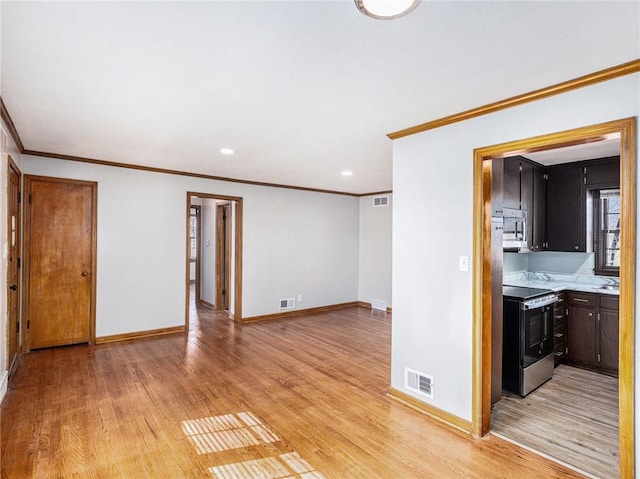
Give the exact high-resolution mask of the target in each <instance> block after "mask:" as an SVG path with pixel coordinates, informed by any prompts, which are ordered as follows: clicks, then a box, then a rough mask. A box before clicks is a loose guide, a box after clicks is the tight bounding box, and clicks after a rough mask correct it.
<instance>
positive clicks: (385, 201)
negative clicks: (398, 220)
mask: <svg viewBox="0 0 640 479" xmlns="http://www.w3.org/2000/svg"><path fill="white" fill-rule="evenodd" d="M373 206H376V207H379V206H389V197H388V196H374V197H373Z"/></svg>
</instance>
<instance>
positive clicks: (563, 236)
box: [547, 164, 586, 252]
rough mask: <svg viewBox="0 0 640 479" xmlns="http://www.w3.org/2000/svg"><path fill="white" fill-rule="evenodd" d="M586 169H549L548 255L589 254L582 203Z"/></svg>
mask: <svg viewBox="0 0 640 479" xmlns="http://www.w3.org/2000/svg"><path fill="white" fill-rule="evenodd" d="M583 182H584V167H583V166H582V165H579V166H576V165H571V164H569V165H560V166H554V167H549V168H547V243H548V249H549V251H573V252H585V251H586V227H585V222H586V215H585V202H584V201H583V196H584V195H583V188H582V186H583Z"/></svg>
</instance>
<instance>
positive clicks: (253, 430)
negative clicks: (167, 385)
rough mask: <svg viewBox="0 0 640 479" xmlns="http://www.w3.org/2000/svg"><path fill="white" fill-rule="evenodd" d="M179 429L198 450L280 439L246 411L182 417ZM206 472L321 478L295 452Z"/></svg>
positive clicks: (242, 477) (264, 478)
mask: <svg viewBox="0 0 640 479" xmlns="http://www.w3.org/2000/svg"><path fill="white" fill-rule="evenodd" d="M182 432H184V434H185V435H186V436H187V438H188V439H189V441H190V442H191V444H192V445H193V446H194V447H195V449H196V451H197V452H198V454H214V453H219V452H223V451H229V450H231V449H239V448H244V447H251V446H254V447H255V446H258V447H259V446H265V445H267V444H270V443H275V442H279V441H280V440H281V439H280V438H279V437H278V436H277V435H276V434H274V433H273V431H271V429H269V427H268V426H267V425H266V424H264V423H263V422H262V421H260V420H259V419H258V418H257V417H256V416H254V415H253V414H251V413H250V412H239V413H236V414H224V415H220V416H210V417H204V418H200V419H191V420H188V421H182ZM271 454H272V453H271ZM265 455H266V454H265ZM209 472H210V473H211V475H212V477H213V478H214V479H325V477H324V476H323V475H322V474H320V473H319V472H318V471H316V470H315V469H314V468H313V467H311V465H310V464H309V463H308V462H307V461H305V460H304V459H303V458H302V457H301V456H300V454H298V453H297V452H288V453H285V454H280V455H279V456H276V457H260V458H257V459H250V460H247V461H242V462H235V463H232V464H224V465H221V466H215V467H211V468H209Z"/></svg>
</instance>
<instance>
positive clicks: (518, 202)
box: [502, 156, 546, 251]
mask: <svg viewBox="0 0 640 479" xmlns="http://www.w3.org/2000/svg"><path fill="white" fill-rule="evenodd" d="M502 167H503V172H504V175H503V177H504V183H503V198H502V200H503V207H504V208H507V209H508V208H510V209H514V210H520V211H522V212H523V213H524V218H525V238H526V241H527V247H528V249H529V250H531V251H540V250H542V249H544V247H545V242H546V218H545V216H546V181H545V173H544V167H542V166H541V165H538V164H537V163H534V162H532V161H529V160H527V159H526V158H523V157H521V156H512V157H509V158H505V159H504V163H503V165H502Z"/></svg>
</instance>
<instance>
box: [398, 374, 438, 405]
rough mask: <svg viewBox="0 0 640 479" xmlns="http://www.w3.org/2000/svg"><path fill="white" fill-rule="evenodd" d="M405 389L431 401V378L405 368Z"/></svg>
mask: <svg viewBox="0 0 640 479" xmlns="http://www.w3.org/2000/svg"><path fill="white" fill-rule="evenodd" d="M404 372H405V387H406V388H407V389H411V390H412V391H415V392H417V393H420V394H423V395H425V396H427V397H428V398H429V399H433V376H429V375H428V374H423V373H419V372H418V371H414V370H413V369H409V368H405V369H404Z"/></svg>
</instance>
